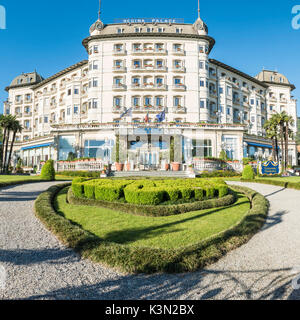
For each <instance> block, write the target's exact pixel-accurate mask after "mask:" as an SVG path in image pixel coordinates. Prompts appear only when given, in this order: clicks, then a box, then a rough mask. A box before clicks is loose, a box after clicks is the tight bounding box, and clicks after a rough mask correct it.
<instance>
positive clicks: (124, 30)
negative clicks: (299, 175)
mask: <svg viewBox="0 0 300 320" xmlns="http://www.w3.org/2000/svg"><path fill="white" fill-rule="evenodd" d="M90 34H91V35H90V37H88V38H86V39H85V40H84V41H83V44H84V46H85V48H86V50H87V52H88V60H85V61H82V62H80V63H78V64H76V65H73V66H71V67H69V68H67V69H65V70H63V71H61V72H60V73H58V74H56V75H54V76H52V77H50V78H48V79H45V80H43V79H42V78H41V77H39V76H38V75H37V74H36V73H33V74H34V75H35V77H34V79H32V81H30V77H31V75H32V74H27V75H26V74H25V75H24V74H22V75H21V76H19V77H17V78H16V79H14V81H13V82H12V84H11V85H10V86H9V87H7V88H6V89H7V91H8V93H9V98H8V101H7V102H6V104H5V108H4V110H5V113H6V114H8V113H10V114H13V115H17V117H18V119H19V120H20V122H21V123H22V125H23V127H24V128H25V129H24V130H23V133H22V134H21V135H18V136H17V145H16V148H17V149H21V150H22V153H21V154H22V155H23V157H26V158H28V159H29V160H30V161H29V162H28V164H31V165H32V164H36V163H37V161H38V159H39V160H41V159H43V160H44V159H45V153H48V157H54V158H60V157H61V155H60V151H59V149H60V147H59V146H58V147H57V148H58V149H57V150H56V151H55V147H54V146H52V147H51V146H50V147H49V146H48V145H47V144H49V143H51V142H54V140H55V137H56V138H57V139H58V140H59V136H66V135H67V136H69V137H71V138H70V139H71V140H72V141H73V142H72V143H71V145H72V146H71V147H72V148H71V149H72V150H76V152H77V154H78V155H79V156H83V155H84V154H85V153H86V150H84V149H86V148H88V147H87V146H88V145H89V143H86V142H85V141H92V140H99V139H100V140H101V139H102V140H103V141H104V140H105V139H106V141H107V139H108V137H109V141H112V140H114V139H115V137H114V136H115V134H114V131H115V130H114V128H115V125H116V124H118V123H120V121H121V123H123V122H124V123H125V122H126V123H127V127H130V126H131V125H137V124H138V123H140V124H141V126H142V125H143V123H144V119H145V117H146V115H147V114H148V115H149V119H150V123H154V121H155V117H156V115H157V114H159V113H161V112H162V111H165V112H166V119H165V121H164V122H163V124H162V125H163V126H164V127H168V124H172V125H173V122H175V123H176V126H177V128H185V129H186V128H187V127H189V128H191V130H192V128H194V130H197V128H198V126H199V125H201V128H202V129H201V130H202V131H201V132H202V133H201V134H202V135H203V132H207V135H208V136H210V135H211V134H212V131H211V129H210V127H209V125H210V124H211V125H213V127H214V128H218V129H215V131H214V134H215V136H216V135H217V132H218V133H220V132H222V134H221V136H220V137H219V138H218V139H219V140H218V139H215V138H209V139H211V140H213V141H215V142H214V144H216V145H215V146H213V147H212V149H213V152H212V153H211V154H212V155H213V156H215V157H218V154H219V152H220V150H221V143H222V142H221V141H224V140H227V139H228V141H229V140H230V137H231V136H232V137H236V138H237V140H236V141H239V142H238V143H236V145H235V146H234V148H235V150H236V151H235V157H236V159H237V160H241V158H242V157H243V156H246V154H245V152H244V153H243V152H242V149H243V146H242V144H243V140H244V141H245V140H247V139H246V138H245V137H244V133H248V134H249V135H251V136H250V137H252V138H251V139H252V140H253V139H254V140H255V138H254V137H255V136H256V137H257V141H258V142H259V141H260V140H263V136H264V133H265V132H264V129H263V125H264V122H265V121H266V120H267V119H268V118H269V117H270V116H271V115H272V113H273V112H281V111H283V110H285V111H286V112H287V113H288V114H290V115H292V116H293V118H294V119H295V122H296V119H297V114H296V101H295V100H294V99H293V98H292V96H291V92H292V90H293V89H294V87H293V85H291V84H289V82H288V80H287V79H286V78H285V77H284V76H282V75H281V76H282V77H284V79H280V80H279V81H277V80H278V79H277V78H276V77H277V76H276V75H277V74H276V73H274V74H275V75H273V78H270V77H272V74H273V73H272V72H271V73H270V74H269V73H268V75H267V77H269V78H268V79H267V80H266V79H265V78H264V77H265V71H263V72H262V73H261V74H259V75H258V76H257V77H256V78H253V77H251V76H249V75H247V74H244V73H243V72H240V71H238V70H236V69H234V68H232V67H230V66H227V65H225V64H223V63H221V62H219V61H216V60H213V59H210V58H209V56H210V52H211V50H212V49H213V45H214V43H215V41H214V39H213V38H211V37H209V36H208V35H207V27H206V25H205V24H204V23H203V21H202V20H201V19H200V18H199V19H198V20H197V21H196V22H195V24H193V25H192V24H171V23H168V24H163V23H153V24H152V23H141V24H111V25H103V24H102V22H101V21H100V20H98V21H97V22H96V23H95V24H94V25H93V26H92V27H91V29H90ZM130 108H132V116H130V117H124V118H122V119H121V120H120V115H121V114H122V113H123V112H125V111H126V110H128V109H130ZM109 124H111V125H109ZM203 124H206V126H203ZM146 126H148V124H147V125H146ZM218 126H219V127H218ZM203 128H204V130H203ZM205 128H206V129H205ZM220 130H221V131H220ZM294 130H295V132H296V125H295V128H294ZM204 135H205V133H204ZM205 139H206V138H205ZM251 139H250V140H251ZM71 140H70V141H71ZM217 141H218V142H217ZM246 142H247V141H246ZM258 144H259V143H258ZM269 145H270V142H269ZM244 147H245V143H244ZM31 148H32V149H31ZM47 148H48V149H49V148H50V149H52V151H51V150H50V151H49V150H48V151H46V149H47ZM33 149H34V150H35V151H34V152H35V154H36V153H38V154H39V155H36V156H35V157H34V159H33V160H31V157H32V155H31V154H30V152H31V153H32V150H33ZM30 150H31V151H30ZM66 150H67V148H66ZM290 150H291V151H290V153H291V157H292V158H291V159H292V162H293V164H295V161H296V146H295V143H294V142H292V141H291V148H290ZM256 151H257V150H256ZM258 151H260V150H258ZM66 152H67V151H66ZM246 153H247V152H246ZM61 154H62V153H61ZM63 157H65V155H64V156H63Z"/></svg>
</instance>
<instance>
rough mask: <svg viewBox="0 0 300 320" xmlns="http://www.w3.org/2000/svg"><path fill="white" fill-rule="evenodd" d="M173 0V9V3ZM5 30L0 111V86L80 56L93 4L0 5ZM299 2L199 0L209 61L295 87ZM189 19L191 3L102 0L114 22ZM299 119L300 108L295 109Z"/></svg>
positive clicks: (4, 0) (298, 81)
mask: <svg viewBox="0 0 300 320" xmlns="http://www.w3.org/2000/svg"><path fill="white" fill-rule="evenodd" d="M174 3H175V4H174ZM0 5H2V6H4V7H5V8H6V12H7V29H6V30H0V41H1V42H0V43H1V46H0V101H1V104H0V112H1V111H2V102H3V101H4V100H5V99H6V98H7V94H6V92H5V91H4V88H5V86H7V85H9V83H10V82H11V81H12V80H13V78H14V77H16V76H17V75H18V74H20V73H22V72H31V71H33V70H35V69H36V70H37V71H38V72H39V73H40V74H41V75H42V76H43V77H49V76H51V75H53V74H54V73H56V72H58V71H60V70H62V69H64V68H66V67H68V66H70V65H72V64H74V63H76V62H78V61H81V60H83V59H86V58H87V54H86V51H85V49H84V48H83V46H82V44H81V41H82V40H83V39H84V38H85V37H87V36H88V35H89V34H88V30H89V27H90V25H91V24H92V23H93V22H94V21H95V20H96V19H97V11H98V1H97V0H87V1H71V0H64V1H61V0H60V1H58V0H52V1H40V0H31V1H20V0H15V1H12V0H0ZM294 5H300V0H298V1H297V0H296V1H295V0H294V1H292V0H276V1H274V0H252V1H249V0H243V1H241V0H227V1H223V0H201V17H202V19H203V20H204V21H205V22H206V24H207V25H208V28H209V35H210V36H212V37H214V38H215V40H216V45H215V48H214V49H213V51H212V52H211V55H210V57H211V58H214V59H217V60H220V61H222V62H224V63H226V64H229V65H230V66H232V67H235V68H237V69H239V70H241V71H243V72H246V73H248V74H250V75H252V76H255V75H256V74H257V73H258V72H260V71H261V69H262V68H263V67H264V68H265V69H272V70H273V69H277V70H278V71H279V72H281V73H283V74H285V75H286V76H287V77H288V79H289V80H290V82H292V83H294V84H295V85H296V87H299V89H297V90H295V91H294V96H295V97H296V98H297V99H299V98H300V77H299V75H300V63H299V52H300V41H299V40H300V29H299V30H294V29H293V28H292V26H291V21H292V18H293V15H292V13H291V12H292V7H293V6H294ZM139 17H140V18H141V17H155V18H183V19H184V20H185V22H187V23H193V22H194V21H195V19H196V18H197V0H186V1H181V2H179V1H172V0H164V1H162V0H151V2H144V3H143V2H142V1H140V0H134V1H133V0H131V1H120V0H115V1H108V0H102V21H103V22H104V23H110V22H113V21H114V19H117V18H139ZM298 114H300V104H299V108H298Z"/></svg>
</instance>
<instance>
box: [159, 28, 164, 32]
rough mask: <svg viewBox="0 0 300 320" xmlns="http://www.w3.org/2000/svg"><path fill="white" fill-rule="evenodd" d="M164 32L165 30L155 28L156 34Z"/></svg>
mask: <svg viewBox="0 0 300 320" xmlns="http://www.w3.org/2000/svg"><path fill="white" fill-rule="evenodd" d="M164 31H165V28H157V32H159V33H162V32H164Z"/></svg>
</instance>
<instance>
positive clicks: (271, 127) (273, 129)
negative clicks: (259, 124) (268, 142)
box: [264, 114, 279, 162]
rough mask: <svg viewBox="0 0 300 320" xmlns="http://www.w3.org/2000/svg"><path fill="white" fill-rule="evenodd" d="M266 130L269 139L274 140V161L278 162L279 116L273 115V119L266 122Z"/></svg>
mask: <svg viewBox="0 0 300 320" xmlns="http://www.w3.org/2000/svg"><path fill="white" fill-rule="evenodd" d="M264 128H265V130H266V134H267V137H268V138H270V139H272V154H273V159H274V160H275V161H277V162H278V161H279V155H278V114H274V115H272V117H271V118H270V119H269V120H268V121H266V123H265V125H264Z"/></svg>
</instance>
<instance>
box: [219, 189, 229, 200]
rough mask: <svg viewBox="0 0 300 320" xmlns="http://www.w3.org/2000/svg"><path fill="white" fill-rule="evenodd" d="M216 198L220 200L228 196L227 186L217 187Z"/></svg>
mask: <svg viewBox="0 0 300 320" xmlns="http://www.w3.org/2000/svg"><path fill="white" fill-rule="evenodd" d="M217 189H218V197H219V198H222V197H224V196H226V195H227V194H228V186H218V188H217Z"/></svg>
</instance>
